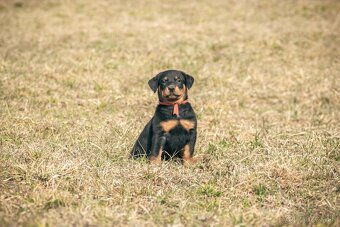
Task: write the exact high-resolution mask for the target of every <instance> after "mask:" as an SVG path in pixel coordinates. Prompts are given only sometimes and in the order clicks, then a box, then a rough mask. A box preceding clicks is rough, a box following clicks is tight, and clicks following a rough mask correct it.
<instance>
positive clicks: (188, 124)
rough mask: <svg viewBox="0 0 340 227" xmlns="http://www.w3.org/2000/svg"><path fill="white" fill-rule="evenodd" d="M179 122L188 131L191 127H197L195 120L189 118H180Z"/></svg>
mask: <svg viewBox="0 0 340 227" xmlns="http://www.w3.org/2000/svg"><path fill="white" fill-rule="evenodd" d="M179 123H180V124H181V125H182V126H183V128H185V130H187V131H188V132H189V131H190V129H193V128H194V127H195V122H193V121H189V120H184V119H182V120H179Z"/></svg>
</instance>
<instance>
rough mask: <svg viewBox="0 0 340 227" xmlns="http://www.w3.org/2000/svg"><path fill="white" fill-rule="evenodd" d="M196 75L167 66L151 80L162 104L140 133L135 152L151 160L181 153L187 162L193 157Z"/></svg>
mask: <svg viewBox="0 0 340 227" xmlns="http://www.w3.org/2000/svg"><path fill="white" fill-rule="evenodd" d="M193 83H194V78H193V77H192V76H190V75H188V74H186V73H184V72H182V71H177V70H167V71H164V72H161V73H159V74H157V75H156V76H155V77H154V78H152V79H151V80H149V83H148V84H149V86H150V88H151V89H152V91H153V92H156V91H157V93H158V98H159V104H158V106H157V107H156V111H155V114H154V116H153V117H152V118H151V120H150V121H149V123H148V124H147V125H146V126H145V127H144V130H143V131H142V133H141V134H140V136H139V137H138V139H137V141H136V143H135V145H134V147H133V149H132V151H131V156H132V157H133V158H138V157H142V156H146V157H147V158H148V159H149V160H150V162H151V163H156V164H158V163H160V162H161V160H162V159H169V158H173V157H179V158H181V159H182V160H183V164H184V165H190V164H193V163H195V161H194V159H193V154H194V148H195V143H196V134H197V119H196V116H195V112H194V110H193V108H192V107H191V105H190V103H189V102H188V90H189V89H190V88H191V87H192V85H193Z"/></svg>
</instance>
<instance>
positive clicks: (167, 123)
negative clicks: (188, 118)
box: [160, 120, 178, 132]
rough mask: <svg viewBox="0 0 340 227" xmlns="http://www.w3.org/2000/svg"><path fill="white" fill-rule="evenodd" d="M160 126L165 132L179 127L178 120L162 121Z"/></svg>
mask: <svg viewBox="0 0 340 227" xmlns="http://www.w3.org/2000/svg"><path fill="white" fill-rule="evenodd" d="M160 125H161V127H162V129H163V131H164V132H169V131H170V130H171V129H173V128H175V127H176V126H177V125H178V120H169V121H162V122H161V123H160Z"/></svg>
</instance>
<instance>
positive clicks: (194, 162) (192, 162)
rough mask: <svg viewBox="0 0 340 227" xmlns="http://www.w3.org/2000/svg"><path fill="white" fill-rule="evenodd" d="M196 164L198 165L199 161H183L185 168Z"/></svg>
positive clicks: (192, 159)
mask: <svg viewBox="0 0 340 227" xmlns="http://www.w3.org/2000/svg"><path fill="white" fill-rule="evenodd" d="M196 163H197V159H195V158H187V159H183V166H184V167H189V166H192V165H195V164H196Z"/></svg>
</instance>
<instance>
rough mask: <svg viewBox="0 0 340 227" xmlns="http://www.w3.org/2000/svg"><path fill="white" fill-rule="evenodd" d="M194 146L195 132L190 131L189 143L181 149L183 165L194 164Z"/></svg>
mask: <svg viewBox="0 0 340 227" xmlns="http://www.w3.org/2000/svg"><path fill="white" fill-rule="evenodd" d="M195 144H196V130H192V131H191V132H190V140H189V143H188V144H186V145H185V146H184V148H183V154H182V155H183V165H184V166H190V165H192V164H194V163H196V160H195V159H194V158H193V155H194V150H195Z"/></svg>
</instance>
